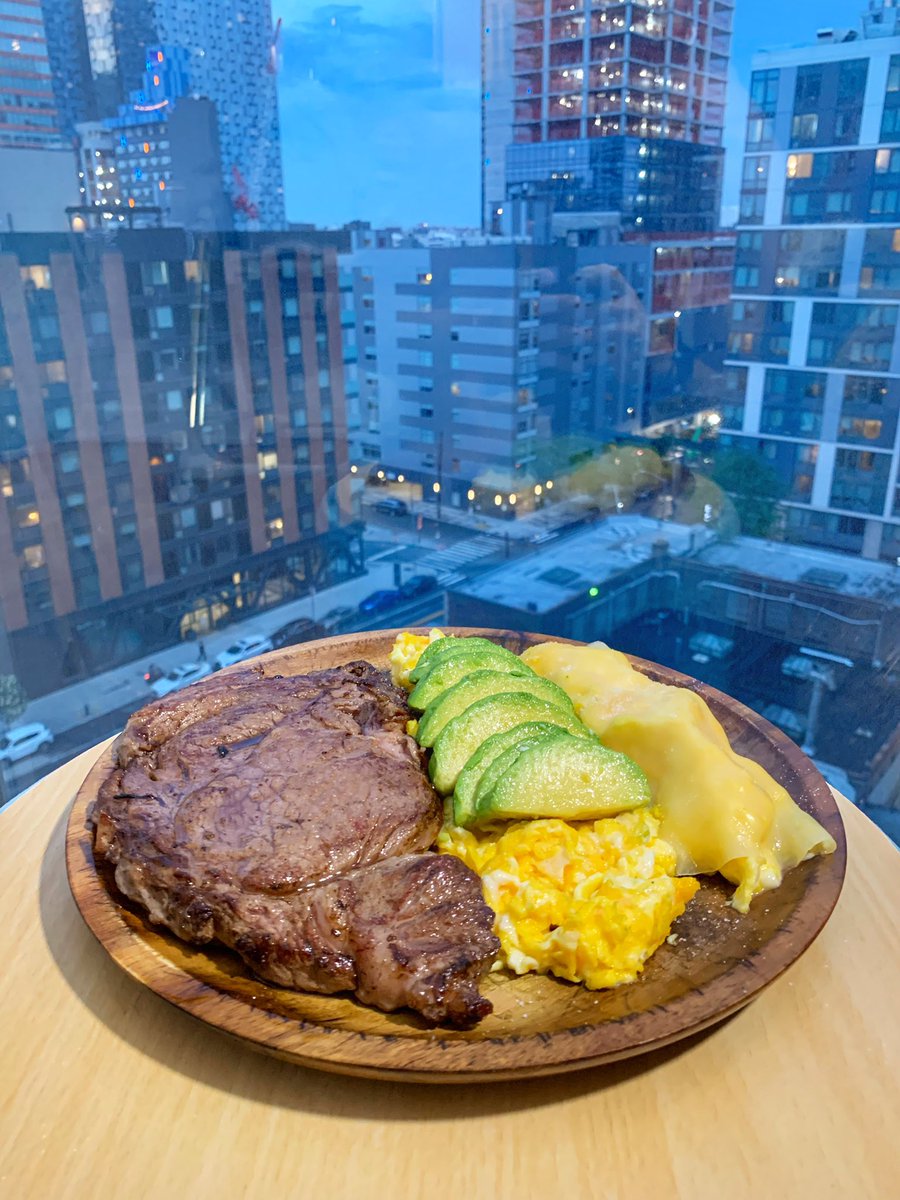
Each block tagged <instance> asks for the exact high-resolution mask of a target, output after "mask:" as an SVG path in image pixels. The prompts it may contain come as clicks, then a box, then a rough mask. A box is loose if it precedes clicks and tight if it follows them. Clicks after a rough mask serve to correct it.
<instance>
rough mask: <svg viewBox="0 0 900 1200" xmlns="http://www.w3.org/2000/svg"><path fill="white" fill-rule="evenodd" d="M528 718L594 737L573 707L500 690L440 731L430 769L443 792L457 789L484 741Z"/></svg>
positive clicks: (435, 783) (522, 722) (432, 776)
mask: <svg viewBox="0 0 900 1200" xmlns="http://www.w3.org/2000/svg"><path fill="white" fill-rule="evenodd" d="M525 721H547V722H549V723H550V724H551V725H559V726H560V727H561V728H562V729H566V730H568V731H569V733H573V734H576V735H578V734H580V735H581V736H582V737H590V738H592V737H593V736H594V735H593V734H592V733H591V732H590V730H589V729H588V728H587V727H586V726H584V725H582V723H581V722H580V721H579V720H578V718H577V717H576V716H575V714H574V713H573V712H572V710H571V708H569V709H565V708H560V707H559V705H557V704H550V703H549V702H548V701H547V700H541V699H540V698H539V697H538V696H530V695H529V694H528V693H527V692H500V693H498V694H497V695H495V696H487V697H486V698H485V699H484V700H478V701H476V703H475V704H470V705H469V707H468V708H467V709H466V710H465V711H464V712H461V713H460V714H459V716H458V717H454V718H453V720H452V721H448V722H447V724H446V725H445V726H444V728H443V729H442V730H441V732H440V733H439V734H438V738H437V741H436V742H435V743H434V749H433V751H432V755H431V762H430V763H429V764H428V773H429V774H430V775H431V780H432V783H433V784H434V786H435V787H436V788H437V790H438V791H439V792H441V793H442V794H443V795H445V796H449V794H450V793H451V792H452V791H453V789H454V787H455V786H456V780H457V778H458V776H459V773H460V771H461V770H462V769H463V767H464V766H465V765H466V763H467V762H468V761H469V759H470V758H471V757H472V755H473V754H474V753H475V751H476V750H477V749H478V747H479V746H480V745H481V743H482V742H484V741H486V740H487V739H488V738H489V737H491V736H492V735H493V734H495V733H502V732H503V731H504V730H505V729H512V727H513V726H514V725H522V724H524V723H525Z"/></svg>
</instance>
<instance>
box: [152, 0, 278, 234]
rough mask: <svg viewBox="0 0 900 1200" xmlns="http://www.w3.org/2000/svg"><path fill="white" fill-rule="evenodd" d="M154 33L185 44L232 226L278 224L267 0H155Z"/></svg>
mask: <svg viewBox="0 0 900 1200" xmlns="http://www.w3.org/2000/svg"><path fill="white" fill-rule="evenodd" d="M154 21H155V26H156V35H157V40H158V41H159V42H161V43H164V44H165V45H168V46H175V47H179V48H181V49H182V50H184V51H186V52H187V53H188V55H189V58H188V67H187V71H188V78H189V81H190V94H191V95H193V96H201V97H205V98H206V99H209V100H211V101H212V102H213V104H214V105H215V108H216V116H217V120H218V130H219V148H220V163H221V170H222V179H223V182H224V186H225V190H226V192H227V193H228V195H229V197H230V200H231V206H232V210H233V213H234V224H235V227H236V228H238V229H244V228H251V229H252V228H259V229H281V228H283V227H284V220H285V217H284V181H283V178H282V166H281V133H280V125H279V118H278V90H277V87H276V68H277V58H276V54H275V32H274V29H273V26H272V5H271V0H241V2H240V3H235V2H234V0H232V2H231V3H229V4H227V5H222V4H221V3H217V2H216V0H156V3H155V5H154Z"/></svg>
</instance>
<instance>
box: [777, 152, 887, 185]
mask: <svg viewBox="0 0 900 1200" xmlns="http://www.w3.org/2000/svg"><path fill="white" fill-rule="evenodd" d="M879 153H881V151H879ZM812 167H813V156H812V155H811V154H789V155H788V159H787V177H788V179H809V178H810V177H811V176H812Z"/></svg>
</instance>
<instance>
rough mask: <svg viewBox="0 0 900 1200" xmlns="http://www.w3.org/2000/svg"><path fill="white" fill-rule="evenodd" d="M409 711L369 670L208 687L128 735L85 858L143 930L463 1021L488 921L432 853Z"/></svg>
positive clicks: (467, 877) (267, 974) (426, 792)
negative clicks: (100, 870)
mask: <svg viewBox="0 0 900 1200" xmlns="http://www.w3.org/2000/svg"><path fill="white" fill-rule="evenodd" d="M409 715H410V714H409V710H408V708H407V706H406V700H405V697H404V696H403V694H402V693H401V692H399V691H398V690H397V689H395V688H394V687H392V686H391V684H390V683H389V682H388V681H387V679H386V677H385V676H384V675H383V674H382V673H381V672H379V671H377V670H376V669H375V668H374V667H372V666H371V665H370V664H369V663H364V662H356V663H349V664H348V665H347V666H344V667H338V668H334V669H331V670H326V671H318V672H314V673H312V674H309V675H299V676H287V677H284V676H273V677H269V678H267V677H266V676H265V674H264V672H263V670H262V669H260V668H256V669H250V670H246V669H245V670H241V671H236V672H233V673H231V674H227V675H216V676H213V677H212V678H211V679H209V680H205V681H203V682H202V683H198V684H195V685H194V686H193V687H191V688H187V689H185V690H184V691H182V692H179V693H176V694H175V695H172V696H168V697H166V698H165V699H163V700H160V701H158V702H156V703H154V704H150V705H148V706H147V707H146V708H143V709H141V711H140V712H138V713H136V714H135V715H134V716H133V717H132V718H131V720H130V721H129V722H128V725H127V726H126V728H125V730H124V732H123V733H122V735H121V737H120V738H119V740H118V742H117V744H116V747H115V758H116V764H117V765H116V767H115V768H114V770H113V771H112V772H111V773H110V775H109V776H108V778H107V779H106V780H105V782H104V783H103V785H102V787H101V789H100V792H99V795H98V797H97V800H96V801H95V803H94V805H93V808H92V810H91V813H90V815H89V820H90V822H91V823H92V824H93V826H94V849H95V852H96V854H97V855H98V857H99V858H103V859H105V860H106V861H107V862H109V863H111V864H112V865H113V866H114V867H115V878H116V884H117V886H118V887H119V888H120V890H121V891H122V892H124V894H125V895H126V896H128V897H130V898H131V899H132V900H135V901H137V902H138V903H139V904H141V905H142V906H143V907H144V908H145V909H146V910H147V912H148V914H149V916H150V919H151V920H152V921H154V922H156V923H158V924H162V925H166V926H168V928H169V929H171V930H172V931H173V932H174V933H176V934H177V935H178V936H179V937H181V938H183V939H184V940H186V941H189V942H193V943H195V944H198V945H202V944H204V943H206V942H211V941H219V942H222V943H223V944H224V945H226V946H229V947H230V948H231V949H232V950H235V951H237V953H238V954H240V955H241V957H242V958H243V959H244V961H245V962H246V963H247V965H248V966H249V967H250V968H251V969H252V970H253V971H254V972H255V973H256V974H257V975H259V976H260V977H261V978H264V979H269V980H272V981H274V982H275V983H278V984H282V985H284V986H286V987H292V988H299V989H301V990H304V991H315V992H326V993H331V992H341V991H354V992H355V993H356V995H357V996H358V997H359V999H360V1000H362V1001H363V1002H364V1003H366V1004H372V1005H374V1006H376V1007H378V1008H382V1009H385V1010H387V1011H393V1010H394V1009H397V1008H402V1007H408V1008H412V1009H414V1010H415V1011H417V1012H418V1013H420V1014H421V1015H422V1016H423V1017H425V1018H426V1019H427V1020H428V1021H431V1022H434V1023H438V1024H449V1025H454V1026H457V1027H459V1028H466V1027H468V1026H471V1025H473V1024H474V1023H475V1022H476V1021H478V1020H480V1019H481V1018H482V1017H483V1016H485V1015H486V1013H488V1012H490V1010H491V1006H490V1003H489V1002H488V1001H487V1000H485V999H484V998H483V997H482V996H481V995H480V994H479V991H478V984H479V981H480V979H481V978H482V976H483V975H484V973H485V971H486V970H487V969H488V967H489V966H490V963H491V962H492V960H493V959H494V957H495V956H496V954H497V951H498V949H499V944H498V942H497V939H496V938H495V937H494V935H493V933H492V931H491V930H492V925H493V913H492V912H491V910H490V909H489V908H488V907H487V906H486V905H485V903H484V900H483V899H482V894H481V884H480V881H479V879H478V877H477V876H476V875H475V874H474V873H473V872H472V871H470V870H469V868H468V867H466V866H465V865H464V864H463V863H462V862H461V861H460V860H459V859H456V858H453V857H450V856H444V855H437V854H431V853H426V851H427V850H428V848H429V846H431V845H432V843H433V842H434V839H435V837H436V836H437V832H438V829H439V828H440V824H441V814H442V808H441V802H440V800H439V798H438V796H437V795H436V793H435V792H434V790H433V789H432V787H431V785H430V784H429V783H428V781H427V778H426V776H425V773H424V771H423V769H422V757H421V755H422V752H421V751H420V750H419V748H418V747H417V746H416V744H415V742H414V741H413V739H412V738H411V737H409V736H408V734H407V733H406V722H407V721H408V720H409Z"/></svg>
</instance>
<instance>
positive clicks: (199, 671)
mask: <svg viewBox="0 0 900 1200" xmlns="http://www.w3.org/2000/svg"><path fill="white" fill-rule="evenodd" d="M211 674H212V667H211V666H210V665H209V663H208V662H204V661H203V659H202V658H198V659H197V661H196V662H189V663H182V664H181V666H180V667H175V668H174V669H173V670H171V671H170V672H169V673H168V675H163V676H162V677H161V678H160V679H157V680H156V681H155V682H154V683H152V684H151V686H150V690H151V691H152V692H153V694H154V696H158V697H160V698H162V697H163V696H168V694H169V692H177V691H178V689H179V688H183V687H187V686H188V684H189V683H196V681H197V680H198V679H202V678H203V677H204V676H205V675H211Z"/></svg>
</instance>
